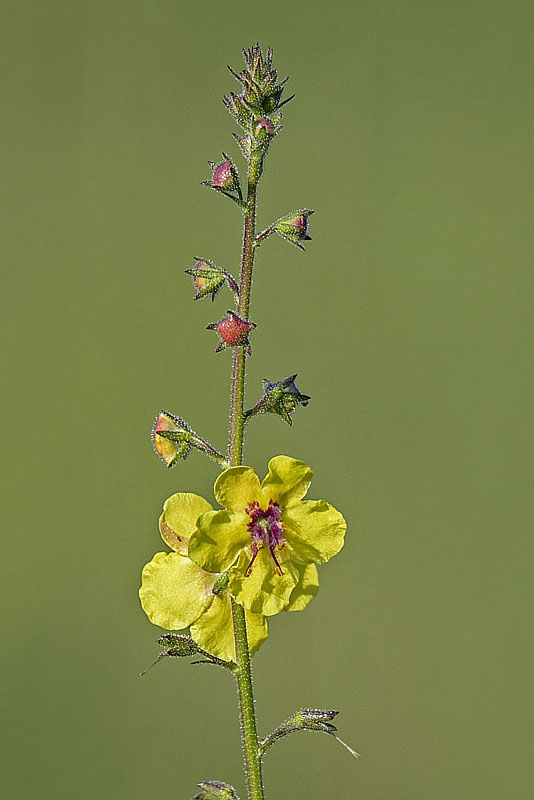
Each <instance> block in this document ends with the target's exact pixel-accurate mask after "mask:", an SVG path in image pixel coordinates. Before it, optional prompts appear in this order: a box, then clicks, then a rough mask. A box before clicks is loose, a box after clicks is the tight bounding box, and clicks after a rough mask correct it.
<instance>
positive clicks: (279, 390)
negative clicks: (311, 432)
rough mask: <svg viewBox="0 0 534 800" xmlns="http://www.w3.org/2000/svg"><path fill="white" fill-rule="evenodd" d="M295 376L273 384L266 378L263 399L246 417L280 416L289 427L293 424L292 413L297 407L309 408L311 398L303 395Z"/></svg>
mask: <svg viewBox="0 0 534 800" xmlns="http://www.w3.org/2000/svg"><path fill="white" fill-rule="evenodd" d="M296 377H297V376H296V374H295V375H290V376H289V377H288V378H284V379H283V380H281V381H275V382H271V381H268V380H267V379H266V378H265V379H264V381H263V397H262V398H261V400H260V401H259V402H258V403H257V404H256V405H255V406H254V408H251V409H249V411H247V412H246V413H245V417H246V418H247V419H248V418H249V417H253V416H255V415H256V414H265V413H267V412H270V413H271V414H279V415H280V416H281V417H282V419H283V420H284V422H287V424H288V425H292V424H293V420H292V419H291V413H292V412H293V411H294V410H295V409H296V408H297V406H299V405H301V406H307V405H308V402H309V400H310V396H309V395H307V394H302V393H301V392H300V390H299V388H298V386H297V384H296V383H295V378H296Z"/></svg>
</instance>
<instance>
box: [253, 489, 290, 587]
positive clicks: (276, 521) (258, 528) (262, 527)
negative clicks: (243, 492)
mask: <svg viewBox="0 0 534 800" xmlns="http://www.w3.org/2000/svg"><path fill="white" fill-rule="evenodd" d="M245 510H246V512H247V514H248V515H249V517H250V522H249V523H248V525H247V529H248V531H249V532H250V535H251V537H252V559H251V561H250V564H249V565H248V567H247V568H246V570H245V577H248V576H249V575H250V573H251V571H252V565H253V564H254V561H255V560H256V556H257V555H258V552H259V551H260V549H261V548H262V547H268V548H269V553H270V556H271V559H272V560H273V561H274V572H276V574H277V575H283V571H282V567H281V566H280V564H279V562H278V559H277V558H276V555H275V550H282V548H283V546H284V544H285V539H284V535H283V534H284V526H283V524H282V521H281V518H282V512H281V511H280V507H279V505H278V504H277V503H274V502H273V501H272V500H269V505H268V506H267V508H266V509H263V508H261V506H260V504H259V503H257V502H253V503H250V505H249V506H247V508H246V509H245Z"/></svg>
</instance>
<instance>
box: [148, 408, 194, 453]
mask: <svg viewBox="0 0 534 800" xmlns="http://www.w3.org/2000/svg"><path fill="white" fill-rule="evenodd" d="M194 436H195V432H194V431H193V429H192V428H190V427H189V425H188V424H187V422H186V421H185V420H183V419H182V418H181V417H175V416H174V414H171V413H170V412H169V411H160V413H159V414H158V416H157V418H156V422H155V423H154V427H153V428H152V442H153V444H154V449H155V451H156V453H157V454H158V455H159V457H160V458H161V460H162V461H163V462H164V463H165V464H166V465H167V466H168V467H173V466H174V465H175V464H176V462H177V461H179V460H180V459H181V458H186V457H187V455H188V453H189V451H190V449H191V447H192V446H193V443H192V439H193V438H194Z"/></svg>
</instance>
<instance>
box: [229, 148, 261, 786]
mask: <svg viewBox="0 0 534 800" xmlns="http://www.w3.org/2000/svg"><path fill="white" fill-rule="evenodd" d="M261 169H262V158H261V156H259V155H257V154H255V153H253V154H252V155H251V157H250V158H249V162H248V194H247V203H246V212H245V225H244V232H243V255H242V260H241V281H240V286H239V302H238V306H237V313H238V314H239V316H240V317H241V318H242V319H245V320H248V314H249V308H250V290H251V286H252V269H253V266H254V236H255V234H256V188H257V185H258V180H259V178H260V175H261ZM245 361H246V353H245V349H244V348H243V347H236V348H234V357H233V364H232V398H231V405H230V436H229V441H228V461H229V462H230V464H231V465H232V466H238V465H240V464H242V463H243V440H244V436H243V432H244V427H245V415H244V402H245ZM232 617H233V623H234V639H235V648H236V663H237V666H236V670H235V676H236V679H237V688H238V699H239V720H240V725H241V740H242V743H243V759H244V770H245V777H246V782H247V790H248V797H249V800H264V797H265V796H264V793H263V781H262V776H261V756H260V749H259V740H258V730H257V727H256V713H255V710H254V689H253V687H252V668H251V663H250V652H249V648H248V640H247V625H246V620H245V611H244V609H243V607H242V606H240V605H239V604H238V603H236V602H235V601H234V600H232Z"/></svg>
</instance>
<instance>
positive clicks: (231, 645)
mask: <svg viewBox="0 0 534 800" xmlns="http://www.w3.org/2000/svg"><path fill="white" fill-rule="evenodd" d="M245 618H246V621H247V638H248V644H249V648H250V653H251V655H252V654H253V653H255V652H256V651H257V650H259V648H260V647H261V645H262V644H263V642H264V641H265V640H266V639H267V637H268V635H269V626H268V622H267V620H266V618H265V617H264V616H263V615H262V614H251V613H249V612H248V611H245ZM190 630H191V636H192V637H193V639H194V640H195V642H196V643H197V644H198V645H199V647H202V649H203V650H207V651H208V653H211V654H212V655H214V656H216V657H217V658H222V659H224V660H225V661H235V660H236V654H235V642H234V627H233V622H232V603H231V599H230V595H229V594H228V592H225V593H224V594H220V595H214V597H213V602H212V604H211V605H210V607H209V608H208V609H207V610H206V611H205V612H204V614H202V615H201V616H200V617H199V618H198V619H197V621H196V622H195V624H194V625H191V629H190Z"/></svg>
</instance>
